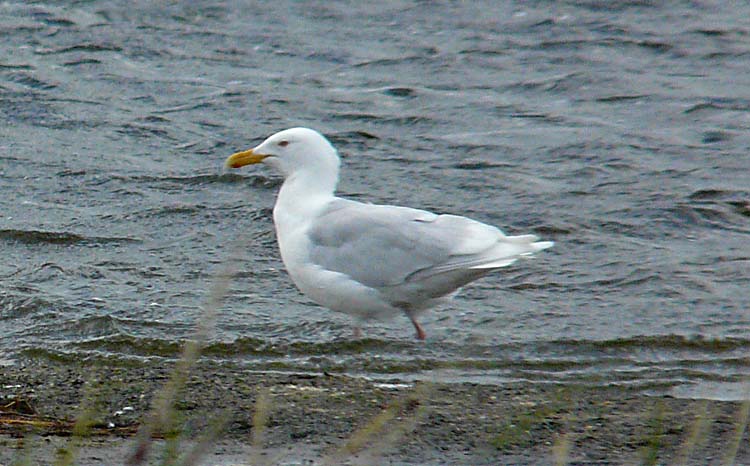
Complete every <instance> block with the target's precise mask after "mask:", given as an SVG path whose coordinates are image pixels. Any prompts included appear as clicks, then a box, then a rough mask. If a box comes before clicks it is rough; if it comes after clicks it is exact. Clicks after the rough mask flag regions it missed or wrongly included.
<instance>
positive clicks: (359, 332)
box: [354, 325, 362, 338]
mask: <svg viewBox="0 0 750 466" xmlns="http://www.w3.org/2000/svg"><path fill="white" fill-rule="evenodd" d="M354 338H362V327H360V326H359V325H355V326H354Z"/></svg>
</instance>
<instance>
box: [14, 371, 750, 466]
mask: <svg viewBox="0 0 750 466" xmlns="http://www.w3.org/2000/svg"><path fill="white" fill-rule="evenodd" d="M173 365H174V364H170V365H168V366H163V365H156V364H146V363H137V364H127V365H123V363H122V362H118V363H116V364H115V365H109V366H108V365H107V364H105V363H103V362H102V361H96V362H91V361H76V360H72V359H71V360H50V359H42V360H40V359H36V358H27V359H23V360H20V361H17V363H16V364H15V365H10V366H2V367H0V387H2V392H1V393H0V395H1V398H0V401H1V404H2V406H3V407H2V408H1V410H0V419H1V420H2V421H1V422H0V465H7V464H11V463H12V462H13V461H16V460H18V459H22V458H26V459H29V460H32V463H49V462H51V461H53V460H54V459H55V458H56V456H59V455H63V454H70V455H74V456H75V458H76V461H75V464H83V465H87V464H91V465H93V464H113V463H122V462H123V461H124V460H125V458H127V457H128V456H129V455H130V454H131V452H132V451H133V445H134V444H135V435H136V432H137V431H138V428H139V425H140V423H141V422H142V421H143V420H144V419H147V418H148V414H149V413H150V412H151V411H152V401H153V399H154V397H155V395H156V394H157V393H159V392H160V390H162V387H163V386H164V385H165V383H167V382H168V381H169V380H170V378H171V376H172V369H173ZM259 399H260V400H262V401H260V402H258V400H259ZM173 405H174V407H175V408H176V409H175V413H176V420H177V421H176V422H175V424H174V426H173V428H172V429H171V430H169V431H168V432H154V438H155V440H154V443H153V445H152V448H151V452H152V455H153V457H157V458H158V457H159V456H158V455H159V454H160V453H159V452H160V450H163V448H164V447H165V445H168V444H169V441H168V440H164V439H165V438H166V439H172V442H174V441H175V440H174V439H178V440H180V441H181V442H182V443H181V447H180V449H179V451H180V452H181V453H184V454H186V453H188V452H190V451H191V448H193V447H195V446H196V445H199V446H198V447H195V448H196V451H200V452H201V453H202V461H203V462H204V464H256V463H266V464H318V463H325V462H328V463H329V464H341V463H345V464H374V463H381V464H382V463H385V464H446V463H450V464H467V465H468V464H472V465H477V464H488V465H489V464H554V463H555V462H567V463H569V464H632V463H641V464H643V463H646V464H657V463H660V464H664V463H668V464H672V463H682V464H709V463H720V462H722V461H725V460H727V458H728V457H729V455H734V454H735V453H734V452H735V451H736V463H739V464H750V444H749V443H748V434H747V431H746V429H745V428H744V424H746V422H747V406H746V405H743V404H742V403H736V402H719V401H705V400H685V399H675V398H672V397H667V396H646V395H644V394H642V392H640V391H636V390H634V389H633V390H631V389H628V388H622V387H609V388H591V387H584V386H566V387H561V386H554V385H540V384H524V383H517V384H509V385H504V386H486V385H478V384H468V383H463V384H442V383H429V382H419V383H416V384H415V383H401V382H398V381H392V380H389V381H377V380H370V379H367V378H364V377H351V376H345V375H340V374H325V373H322V374H314V373H311V374H291V373H273V372H262V373H259V372H249V371H247V370H243V369H241V368H238V367H232V366H230V365H219V364H216V363H212V362H210V361H205V360H203V361H201V362H200V363H199V364H198V365H197V366H195V367H194V368H192V369H191V371H190V374H189V376H188V377H187V378H186V380H185V383H184V385H183V386H182V388H181V389H180V390H179V391H178V394H177V396H176V397H175V399H174V403H173ZM77 418H84V419H87V420H88V423H87V424H86V425H87V427H86V428H85V429H83V430H81V424H82V423H79V425H78V427H76V425H75V420H76V419H77ZM217 425H218V426H220V430H217V429H219V428H215V427H213V426H217ZM76 429H79V430H76ZM209 431H216V432H218V434H217V436H216V438H215V439H213V440H211V441H210V442H208V444H209V446H208V447H204V446H202V445H203V444H202V443H201V439H202V438H203V436H204V435H205V433H206V432H209ZM75 432H83V434H84V435H83V436H81V435H73V434H74V433H75ZM739 439H741V441H739V442H738V440H739Z"/></svg>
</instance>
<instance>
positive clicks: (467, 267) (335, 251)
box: [226, 128, 554, 340]
mask: <svg viewBox="0 0 750 466" xmlns="http://www.w3.org/2000/svg"><path fill="white" fill-rule="evenodd" d="M257 163H263V164H265V165H268V166H270V167H272V168H273V169H275V170H277V171H279V172H280V173H281V174H282V175H283V176H284V183H283V184H282V186H281V189H280V190H279V194H278V197H277V199H276V205H275V206H274V208H273V221H274V225H275V227H276V237H277V240H278V243H279V250H280V251H281V259H282V261H283V262H284V266H285V267H286V270H287V271H288V273H289V276H290V277H291V279H292V281H293V282H294V284H295V285H296V286H297V288H299V290H300V291H301V292H302V293H304V294H305V295H307V296H308V297H309V298H310V299H312V300H313V301H315V302H316V303H317V304H319V305H321V306H323V307H326V308H328V309H331V310H333V311H337V312H342V313H345V314H348V315H350V316H352V317H354V318H355V319H356V320H357V324H356V325H355V328H354V334H355V336H356V337H359V336H360V335H361V330H360V325H361V323H362V322H364V321H367V320H370V319H381V320H382V319H385V318H390V317H394V316H397V315H405V316H407V317H408V318H409V319H410V320H411V323H412V324H413V325H414V329H415V330H416V337H417V338H418V339H420V340H424V339H425V338H426V333H425V331H424V329H423V328H422V326H421V325H420V324H419V322H418V321H417V317H418V316H419V315H420V314H421V313H422V312H424V311H426V310H427V309H429V308H432V307H434V306H436V305H438V304H440V303H442V302H443V301H445V300H447V299H449V298H450V297H452V296H453V295H454V294H455V293H456V292H457V291H458V290H459V289H460V288H461V287H463V286H464V285H466V284H468V283H470V282H472V281H474V280H476V279H478V278H480V277H482V276H484V275H487V274H488V273H490V272H493V271H494V270H497V269H499V268H502V267H507V266H509V265H510V264H512V263H514V262H515V261H516V260H518V259H519V258H521V257H523V256H528V255H531V254H533V253H535V252H538V251H541V250H543V249H547V248H549V247H551V246H552V245H553V244H554V243H553V242H552V241H539V238H538V237H537V236H535V235H521V236H507V235H505V234H504V233H503V232H502V231H501V230H500V229H498V228H496V227H494V226H491V225H487V224H484V223H481V222H478V221H475V220H471V219H468V218H466V217H461V216H458V215H447V214H444V215H437V214H434V213H432V212H428V211H425V210H419V209H412V208H409V207H400V206H392V205H376V204H368V203H362V202H357V201H353V200H349V199H343V198H340V197H336V196H335V195H334V191H335V190H336V185H337V183H338V180H339V167H340V164H341V162H340V159H339V156H338V154H337V152H336V150H335V149H334V147H333V146H332V145H331V143H330V142H328V140H327V139H326V138H325V137H324V136H323V135H321V134H320V133H318V132H317V131H315V130H312V129H309V128H291V129H286V130H284V131H281V132H278V133H276V134H274V135H272V136H270V137H269V138H268V139H266V140H265V141H263V142H262V143H261V144H260V145H258V146H257V147H255V148H253V149H249V150H245V151H242V152H237V153H235V154H233V155H231V156H230V157H229V158H227V160H226V166H227V167H229V168H240V167H243V166H245V165H250V164H257Z"/></svg>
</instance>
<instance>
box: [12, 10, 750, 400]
mask: <svg viewBox="0 0 750 466" xmlns="http://www.w3.org/2000/svg"><path fill="white" fill-rule="evenodd" d="M303 3H304V2H292V1H288V2H284V1H280V2H263V3H262V4H256V3H254V2H220V1H219V2H217V1H212V2H203V1H198V2H146V1H136V2H114V1H106V0H95V1H86V2H75V1H72V2H4V3H2V4H0V34H1V35H2V39H3V40H2V41H1V42H0V97H1V98H0V115H2V118H3V122H4V124H3V125H2V126H1V127H0V213H1V214H2V217H0V246H1V247H2V251H3V256H4V260H3V261H2V263H0V328H1V329H2V340H0V351H2V352H3V353H5V354H6V355H9V357H10V358H12V357H14V356H17V355H21V354H35V355H42V356H48V357H56V358H57V357H61V358H82V357H100V358H112V359H130V358H156V359H157V360H158V358H173V357H175V356H176V355H177V354H178V353H179V347H180V344H181V342H182V341H184V339H185V338H186V337H188V336H189V335H190V334H191V332H192V329H193V328H194V325H195V323H196V321H197V320H198V319H199V318H200V316H201V313H202V306H203V304H204V303H205V302H206V299H207V294H208V290H209V289H210V287H211V284H212V282H213V281H214V278H213V277H214V276H215V275H216V274H217V273H218V272H219V271H221V270H223V269H224V267H225V266H224V264H226V263H227V261H228V259H230V258H234V261H233V262H232V263H234V264H235V267H236V268H237V270H238V272H237V275H236V278H235V279H234V280H233V281H232V283H231V285H230V292H229V296H228V297H227V298H226V300H225V303H224V306H223V308H222V309H221V310H220V312H219V314H218V316H217V331H216V333H215V335H214V336H213V337H212V339H211V342H210V344H209V347H208V348H207V350H206V357H209V358H215V359H217V360H219V361H226V362H231V363H239V364H242V365H246V366H247V367H248V368H250V369H259V370H264V369H275V370H295V371H300V370H301V371H307V370H312V371H322V370H325V371H339V372H345V373H353V374H364V375H370V376H377V377H397V378H404V379H412V378H432V379H438V380H449V381H450V380H456V381H459V380H471V381H477V382H481V383H490V384H498V383H504V382H507V381H511V380H529V381H532V382H540V383H546V382H564V383H573V382H574V383H580V382H584V383H592V384H611V383H621V384H635V385H639V386H643V387H644V390H652V389H655V388H656V389H667V390H669V389H672V390H673V391H674V393H676V394H678V395H679V396H703V397H725V398H726V397H731V396H732V393H737V392H738V391H739V392H742V390H740V389H738V388H737V387H738V384H740V385H742V382H743V381H744V380H745V378H746V377H747V376H748V375H750V357H749V356H748V354H749V350H750V336H749V335H748V328H749V327H750V297H749V296H750V295H749V293H748V290H749V289H750V286H749V285H750V246H749V245H750V155H749V153H750V132H749V131H748V129H750V20H748V18H750V7H748V6H741V5H742V4H736V5H734V6H733V7H732V8H724V9H722V8H719V7H718V6H711V4H709V3H708V2H707V3H705V4H704V3H698V2H650V1H637V2H630V1H614V2H582V3H581V2H546V1H539V2H516V3H514V2H489V1H488V2H467V3H464V2H386V4H383V5H369V4H365V3H360V2H354V1H339V2H327V3H324V4H322V5H318V6H308V5H304V4H303ZM296 125H304V126H310V127H314V128H316V129H318V130H320V131H321V132H323V133H325V134H326V135H327V136H329V137H330V139H331V140H332V141H333V143H334V144H335V145H336V146H337V147H338V148H339V151H340V153H341V155H342V157H343V159H344V168H343V173H342V181H341V185H340V192H341V193H342V194H343V195H346V196H350V197H353V198H357V199H360V200H367V201H371V202H378V203H380V202H383V203H394V204H405V205H411V206H415V207H422V208H427V209H430V210H434V211H437V212H447V213H456V214H461V215H467V216H471V217H473V218H476V219H478V220H481V221H485V222H488V223H492V224H495V225H497V226H499V227H501V228H503V229H504V230H505V231H507V232H509V233H527V232H529V233H530V232H533V233H536V234H538V235H540V236H542V237H543V238H545V239H551V240H554V241H556V243H557V244H556V246H555V248H553V249H551V250H548V251H545V252H544V253H542V254H540V255H539V256H538V257H537V258H536V259H534V260H531V261H522V263H520V264H517V265H515V266H513V267H511V268H508V269H506V270H504V271H501V272H499V273H495V274H493V275H491V276H488V277H486V278H484V279H482V280H481V281H479V282H477V283H475V284H474V285H473V286H470V287H468V288H467V289H465V290H464V292H463V293H461V294H460V295H459V296H458V297H457V298H456V299H455V300H454V301H453V302H452V304H451V305H450V306H448V307H445V308H442V309H438V310H435V311H433V312H431V313H429V314H427V315H425V316H424V318H423V324H424V326H425V328H426V329H427V332H428V336H429V340H428V341H427V342H426V343H417V342H415V341H414V340H413V336H412V331H413V329H412V328H411V325H410V324H409V322H408V320H407V319H406V318H404V319H396V320H393V321H388V322H385V323H373V324H372V325H370V326H368V327H367V328H365V337H366V338H365V339H364V340H354V339H353V338H352V333H351V326H350V321H349V320H348V318H347V317H346V316H344V315H338V314H334V313H331V312H329V311H326V310H324V309H321V308H319V307H317V306H315V305H314V304H312V303H311V302H310V301H309V300H307V299H306V298H305V297H303V296H302V295H300V294H299V292H297V291H296V289H295V288H294V286H293V285H292V283H291V282H290V280H289V277H288V276H287V275H286V273H285V272H284V269H283V265H282V264H281V262H280V258H279V254H278V251H277V248H276V243H275V236H274V232H273V224H272V220H271V207H272V205H273V202H274V199H275V193H276V191H277V189H278V186H279V185H280V181H281V180H280V178H279V176H278V175H276V174H274V173H271V172H269V171H268V170H265V169H264V168H263V167H250V169H248V170H244V171H241V172H237V173H235V172H233V173H231V174H229V173H224V172H223V171H222V168H221V165H222V163H223V160H224V159H225V157H226V156H227V155H229V154H230V153H232V152H233V151H235V150H239V149H245V148H247V147H251V146H252V145H254V144H256V143H257V142H259V141H260V140H261V139H263V138H264V137H266V136H268V135H269V134H271V133H273V132H276V131H278V130H281V129H284V128H286V127H290V126H296ZM230 262H231V261H230ZM693 388H695V389H693Z"/></svg>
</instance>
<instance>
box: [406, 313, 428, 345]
mask: <svg viewBox="0 0 750 466" xmlns="http://www.w3.org/2000/svg"><path fill="white" fill-rule="evenodd" d="M409 319H411V323H412V324H414V328H415V329H416V330H417V339H418V340H424V339H426V338H427V334H426V333H424V329H423V328H422V326H421V325H419V322H417V319H415V318H414V317H412V316H409Z"/></svg>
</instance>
